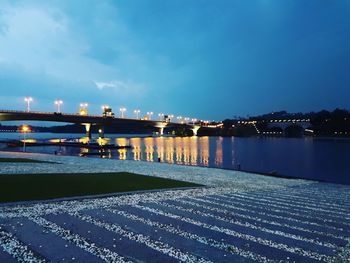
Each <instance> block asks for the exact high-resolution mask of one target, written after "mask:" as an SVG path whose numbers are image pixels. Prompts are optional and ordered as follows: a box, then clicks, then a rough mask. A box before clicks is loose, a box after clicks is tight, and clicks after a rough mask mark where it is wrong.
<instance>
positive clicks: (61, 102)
mask: <svg viewBox="0 0 350 263" xmlns="http://www.w3.org/2000/svg"><path fill="white" fill-rule="evenodd" d="M62 104H63V101H62V100H55V105H56V106H57V112H61V105H62Z"/></svg>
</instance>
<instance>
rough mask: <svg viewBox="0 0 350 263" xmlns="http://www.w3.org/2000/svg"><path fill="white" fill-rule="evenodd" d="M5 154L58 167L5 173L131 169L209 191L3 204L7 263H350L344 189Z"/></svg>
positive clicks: (2, 254)
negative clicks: (48, 262)
mask: <svg viewBox="0 0 350 263" xmlns="http://www.w3.org/2000/svg"><path fill="white" fill-rule="evenodd" d="M0 157H3V158H9V157H11V158H31V159H35V160H39V161H50V162H55V163H54V164H48V163H0V171H1V173H12V174H30V173H32V174H44V173H54V172H56V173H57V172H71V173H74V172H80V173H85V172H86V173H89V172H90V173H93V172H96V171H98V172H118V171H124V172H133V173H142V174H145V175H153V176H157V177H162V178H171V179H177V180H182V181H189V182H193V183H200V184H204V185H206V186H208V187H202V188H192V189H184V190H179V189H177V190H162V191H153V192H141V193H140V192H136V193H128V194H125V195H123V194H118V195H115V196H108V197H105V196H103V197H102V196H101V197H96V198H86V199H84V198H79V199H76V200H64V201H56V202H45V201H43V202H37V203H31V202H29V203H23V204H17V205H16V206H11V205H10V206H1V207H0V261H6V262H14V259H16V260H18V261H21V260H22V261H23V262H30V261H31V262H42V261H44V260H46V261H62V260H64V261H68V262H70V261H77V262H102V261H108V262H128V261H143V262H155V260H156V261H157V262H252V261H255V262H277V261H283V262H349V261H350V217H349V211H350V194H349V193H350V187H349V186H346V185H339V184H338V185H334V184H326V183H315V182H311V181H307V180H298V179H296V180H290V179H283V178H274V177H268V176H261V175H256V174H249V173H244V172H238V171H230V170H222V169H215V168H204V167H190V166H180V165H171V164H166V163H151V162H136V161H120V160H111V159H97V158H80V157H71V156H54V155H46V154H31V153H10V152H0ZM29 176H30V175H29ZM47 176H50V175H47ZM135 250H137V251H138V253H135Z"/></svg>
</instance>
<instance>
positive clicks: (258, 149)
mask: <svg viewBox="0 0 350 263" xmlns="http://www.w3.org/2000/svg"><path fill="white" fill-rule="evenodd" d="M8 136H12V137H8ZM82 136H84V135H83V134H82V135H81V137H79V138H80V139H78V140H80V141H86V138H83V137H82ZM108 137H109V138H106V139H100V140H97V142H98V143H100V144H108V143H109V144H115V145H119V146H128V145H130V146H132V148H129V149H105V150H103V152H102V153H101V152H99V149H86V148H76V147H64V146H61V147H58V146H36V147H27V151H29V152H38V153H49V154H53V153H54V152H55V151H57V152H59V153H61V154H63V155H81V154H85V156H88V157H103V158H112V159H120V160H126V159H127V160H135V161H148V162H158V158H160V161H161V162H167V163H172V164H183V165H197V166H206V167H216V168H225V169H235V170H237V169H241V170H245V171H253V172H263V173H271V172H274V173H277V174H279V175H286V176H291V177H299V178H310V179H319V180H325V181H329V182H338V183H347V184H350V162H349V156H350V140H349V139H332V138H328V139H327V138H289V139H288V138H256V137H255V138H237V137H236V138H234V137H224V138H223V137H142V136H131V135H129V136H123V137H117V138H116V136H114V137H113V136H110V135H108ZM65 138H66V139H67V138H70V139H73V138H77V135H71V134H66V135H64V134H28V136H27V139H28V140H32V139H37V140H40V139H41V140H43V139H46V140H49V139H54V141H55V142H57V141H59V140H63V139H65ZM0 139H17V140H18V139H22V136H21V135H20V134H15V133H13V134H10V135H8V134H7V135H6V134H1V133H0ZM1 148H2V149H5V150H11V151H22V148H20V147H17V148H6V145H5V146H4V144H2V145H1V144H0V150H1Z"/></svg>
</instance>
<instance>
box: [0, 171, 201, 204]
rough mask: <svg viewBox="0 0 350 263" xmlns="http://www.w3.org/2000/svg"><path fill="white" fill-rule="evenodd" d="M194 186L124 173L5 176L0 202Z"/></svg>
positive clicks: (187, 183)
mask: <svg viewBox="0 0 350 263" xmlns="http://www.w3.org/2000/svg"><path fill="white" fill-rule="evenodd" d="M196 186H201V185H198V184H194V183H189V182H183V181H177V180H171V179H165V178H160V177H153V176H146V175H139V174H133V173H126V172H121V173H93V174H89V173H77V174H4V175H0V202H14V201H25V200H45V199H53V198H61V197H74V196H84V195H97V194H108V193H116V192H128V191H136V190H151V189H165V188H176V187H196Z"/></svg>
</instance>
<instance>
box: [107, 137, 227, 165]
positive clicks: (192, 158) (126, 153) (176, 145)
mask: <svg viewBox="0 0 350 263" xmlns="http://www.w3.org/2000/svg"><path fill="white" fill-rule="evenodd" d="M114 143H115V144H116V145H118V146H127V145H131V146H132V149H130V150H128V149H118V150H117V156H113V158H117V159H120V160H126V159H133V160H135V161H140V160H146V161H149V162H154V161H158V158H160V161H161V162H167V163H176V164H184V165H203V166H208V165H209V137H147V138H130V139H127V138H115V139H114ZM198 153H199V155H198ZM217 159H218V160H221V161H218V162H217V165H218V167H219V165H220V164H222V150H221V151H218V152H217Z"/></svg>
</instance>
